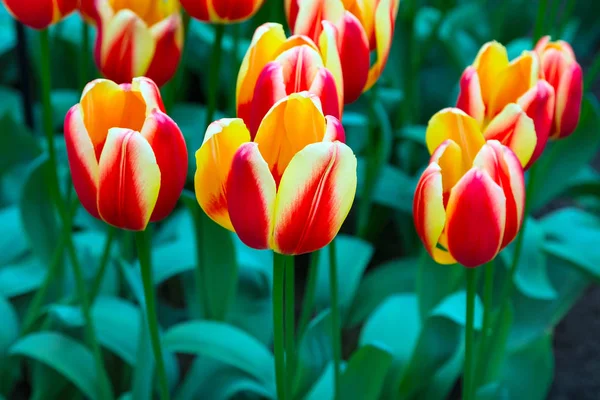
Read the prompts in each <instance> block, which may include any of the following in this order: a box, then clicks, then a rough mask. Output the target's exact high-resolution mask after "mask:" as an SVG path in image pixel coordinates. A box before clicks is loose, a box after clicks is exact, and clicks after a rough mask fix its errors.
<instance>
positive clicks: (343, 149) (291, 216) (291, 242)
mask: <svg viewBox="0 0 600 400" xmlns="http://www.w3.org/2000/svg"><path fill="white" fill-rule="evenodd" d="M356 180H357V178H356V157H355V156H354V153H352V150H351V149H350V148H349V147H348V146H346V145H345V144H343V143H340V142H322V143H313V144H310V145H308V146H306V147H305V148H304V149H303V150H301V151H300V152H298V153H297V154H296V155H295V156H294V158H293V159H292V161H291V162H290V164H289V165H288V168H287V169H286V170H285V173H284V175H283V177H282V178H281V184H280V185H279V190H278V193H277V200H276V204H275V227H274V231H273V243H272V248H273V249H274V250H275V251H277V252H279V253H282V254H303V253H309V252H312V251H316V250H318V249H320V248H322V247H324V246H326V245H327V244H328V243H330V242H331V241H332V240H333V238H334V237H335V236H336V235H337V233H338V231H339V230H340V228H341V226H342V223H343V222H344V220H345V219H346V216H347V215H348V212H349V211H350V207H351V206H352V202H353V201H354V196H355V194H356Z"/></svg>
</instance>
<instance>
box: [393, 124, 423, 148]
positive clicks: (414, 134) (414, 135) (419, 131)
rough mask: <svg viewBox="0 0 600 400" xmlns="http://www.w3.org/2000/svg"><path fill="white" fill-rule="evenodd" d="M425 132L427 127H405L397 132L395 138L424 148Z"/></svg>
mask: <svg viewBox="0 0 600 400" xmlns="http://www.w3.org/2000/svg"><path fill="white" fill-rule="evenodd" d="M426 130H427V127H426V126H423V125H407V126H403V127H402V128H400V129H399V130H398V131H397V133H396V137H398V138H400V139H409V140H412V141H413V142H415V143H419V144H422V145H423V146H425V132H426Z"/></svg>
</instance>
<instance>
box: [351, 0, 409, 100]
mask: <svg viewBox="0 0 600 400" xmlns="http://www.w3.org/2000/svg"><path fill="white" fill-rule="evenodd" d="M357 3H358V2H357ZM365 3H369V2H365ZM398 3H399V1H397V0H381V1H380V2H379V4H378V5H377V10H376V12H375V19H373V17H372V16H371V17H369V16H368V12H367V14H366V16H365V18H363V19H361V21H362V22H363V23H362V25H363V27H364V29H365V32H366V33H367V37H370V36H371V35H370V34H369V32H371V30H372V29H373V28H372V26H373V23H374V22H375V21H377V23H376V24H375V42H376V45H377V59H376V60H375V63H374V64H373V66H371V69H370V70H369V77H368V78H367V84H366V86H365V88H364V89H363V91H366V90H369V89H370V88H371V87H372V86H373V85H374V84H375V82H377V79H379V77H380V76H381V73H382V72H383V69H384V68H385V64H386V63H387V60H388V56H389V54H390V48H391V47H392V39H393V37H394V25H395V21H396V15H397V14H398Z"/></svg>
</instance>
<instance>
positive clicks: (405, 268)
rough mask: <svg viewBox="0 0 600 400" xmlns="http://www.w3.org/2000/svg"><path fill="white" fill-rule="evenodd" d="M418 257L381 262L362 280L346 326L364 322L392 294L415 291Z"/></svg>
mask: <svg viewBox="0 0 600 400" xmlns="http://www.w3.org/2000/svg"><path fill="white" fill-rule="evenodd" d="M416 272H417V259H416V258H412V257H411V258H399V259H396V260H392V261H388V262H386V263H384V264H381V265H379V266H377V267H375V268H373V270H372V271H371V272H369V273H367V274H366V275H365V277H364V279H362V280H361V282H360V285H359V286H358V290H357V291H356V295H355V296H354V301H353V302H352V305H351V306H350V310H349V311H348V318H347V320H346V326H347V327H352V326H356V325H358V324H359V323H361V322H363V321H364V320H365V318H367V317H368V316H369V315H370V314H371V313H372V312H373V310H375V309H376V308H377V307H378V306H379V305H380V304H381V303H382V302H383V301H384V300H385V299H386V298H388V297H389V296H391V295H394V294H399V293H406V292H413V291H414V289H415V279H416V275H417V273H416Z"/></svg>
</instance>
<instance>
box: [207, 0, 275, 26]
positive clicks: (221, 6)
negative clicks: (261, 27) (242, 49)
mask: <svg viewBox="0 0 600 400" xmlns="http://www.w3.org/2000/svg"><path fill="white" fill-rule="evenodd" d="M196 1H197V0H196ZM263 1H264V0H212V1H209V3H210V4H211V5H212V10H210V9H209V12H210V14H213V13H214V16H213V17H212V18H211V20H210V21H211V22H237V21H244V20H246V19H248V18H250V17H252V16H253V15H254V13H256V11H258V9H259V7H260V6H261V4H262V3H263ZM211 16H212V15H211Z"/></svg>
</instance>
